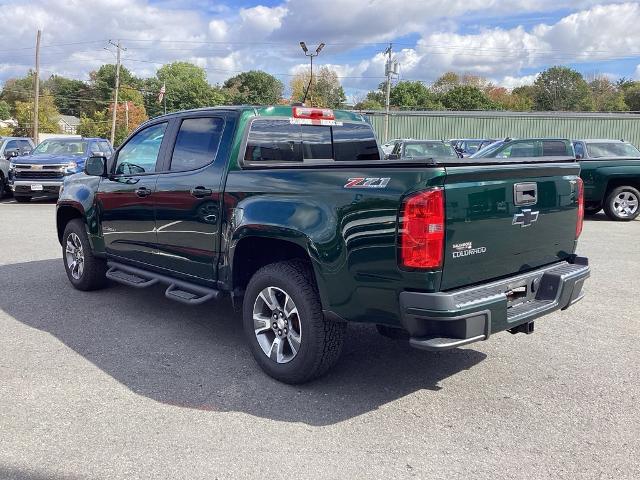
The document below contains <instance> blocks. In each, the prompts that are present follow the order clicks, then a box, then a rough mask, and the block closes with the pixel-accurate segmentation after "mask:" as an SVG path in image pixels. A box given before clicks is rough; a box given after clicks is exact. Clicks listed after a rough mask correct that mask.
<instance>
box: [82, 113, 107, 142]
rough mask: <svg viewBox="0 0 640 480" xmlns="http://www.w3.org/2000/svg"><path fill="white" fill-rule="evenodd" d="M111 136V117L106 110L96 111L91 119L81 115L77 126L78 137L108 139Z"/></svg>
mask: <svg viewBox="0 0 640 480" xmlns="http://www.w3.org/2000/svg"><path fill="white" fill-rule="evenodd" d="M110 134H111V117H110V116H109V114H108V113H107V110H104V111H97V112H95V113H94V114H93V116H92V117H88V116H87V115H85V114H82V116H81V117H80V125H78V135H82V136H83V137H101V138H109V135H110Z"/></svg>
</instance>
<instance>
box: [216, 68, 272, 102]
mask: <svg viewBox="0 0 640 480" xmlns="http://www.w3.org/2000/svg"><path fill="white" fill-rule="evenodd" d="M223 89H224V90H225V94H226V96H227V98H228V100H229V101H230V102H231V103H232V104H235V105H242V104H245V105H275V104H277V103H279V102H280V100H281V99H282V92H283V90H284V85H282V82H281V81H280V80H278V79H277V78H276V77H274V76H273V75H269V74H268V73H267V72H263V71H261V70H251V71H249V72H242V73H240V74H238V75H236V76H235V77H231V78H230V79H228V80H227V81H226V82H224V85H223Z"/></svg>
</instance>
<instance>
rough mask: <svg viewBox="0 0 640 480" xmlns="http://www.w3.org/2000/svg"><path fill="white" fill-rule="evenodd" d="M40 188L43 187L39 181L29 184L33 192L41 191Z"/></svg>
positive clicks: (42, 188)
mask: <svg viewBox="0 0 640 480" xmlns="http://www.w3.org/2000/svg"><path fill="white" fill-rule="evenodd" d="M42 190H44V187H43V186H42V185H41V184H40V183H32V184H31V191H33V192H41V191H42Z"/></svg>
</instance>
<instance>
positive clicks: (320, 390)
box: [0, 259, 485, 425]
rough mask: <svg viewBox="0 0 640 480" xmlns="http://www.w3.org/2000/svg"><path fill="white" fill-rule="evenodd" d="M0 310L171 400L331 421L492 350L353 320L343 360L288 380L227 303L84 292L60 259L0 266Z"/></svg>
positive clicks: (435, 379) (121, 291)
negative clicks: (275, 374) (455, 346)
mask: <svg viewBox="0 0 640 480" xmlns="http://www.w3.org/2000/svg"><path fill="white" fill-rule="evenodd" d="M0 292H2V295H1V296H0V309H2V310H4V311H5V312H6V313H7V314H8V315H10V316H12V317H13V318H15V319H16V320H18V321H20V322H22V323H24V324H26V325H29V326H31V327H34V328H37V329H39V330H42V331H45V332H48V333H50V334H52V335H53V336H55V337H56V338H57V339H58V340H60V341H61V342H63V343H64V344H65V345H67V346H69V347H70V348H72V349H73V350H75V351H76V352H78V353H79V354H80V355H82V356H83V357H84V358H86V359H87V360H89V361H90V362H92V363H93V364H94V365H96V366H97V367H98V368H100V369H101V370H102V371H104V372H106V373H107V374H109V375H110V376H112V377H113V378H114V379H116V380H117V381H119V382H121V383H122V384H124V385H126V386H127V387H128V388H129V389H131V390H132V391H134V392H136V393H138V394H140V395H144V396H146V397H149V398H151V399H153V400H156V401H158V402H162V403H165V404H171V405H177V406H182V407H185V408H196V409H203V410H215V411H237V412H244V413H248V414H251V415H256V416H259V417H265V418H270V419H275V420H280V421H289V422H304V423H307V424H310V425H328V424H333V423H336V422H340V421H343V420H346V419H348V418H351V417H354V416H357V415H361V414H363V413H366V412H368V411H371V410H375V409H376V408H378V407H380V406H381V405H384V404H386V403H388V402H390V401H393V400H395V399H397V398H400V397H403V396H405V395H408V394H411V393H412V392H415V391H417V390H421V389H429V390H434V391H437V390H439V388H440V387H439V386H438V383H439V382H440V381H441V380H442V379H445V378H447V377H450V376H452V375H455V374H456V373H458V372H460V371H462V370H465V369H469V368H471V367H473V366H474V365H476V364H477V363H479V362H481V361H482V360H483V359H484V358H485V355H484V354H483V353H480V352H477V351H475V350H472V349H466V350H453V351H450V352H446V353H441V354H433V353H428V352H422V351H418V350H414V349H412V348H410V347H409V346H408V344H407V342H406V341H392V340H389V339H386V338H384V337H381V336H379V335H378V334H377V333H376V332H375V329H374V328H372V327H371V326H361V325H353V326H350V329H349V335H348V339H347V342H346V345H345V350H344V352H343V355H342V358H341V360H340V362H339V364H338V365H337V366H336V367H335V368H334V369H333V370H332V371H331V372H330V373H329V374H328V375H327V376H325V377H323V378H321V379H319V380H316V381H315V382H312V383H309V384H306V385H302V386H288V385H284V384H281V383H279V382H276V381H274V380H272V379H271V378H269V377H267V376H266V375H265V374H264V373H262V371H261V370H259V368H258V367H257V365H256V364H255V362H254V360H253V358H252V357H251V354H250V353H249V351H248V349H247V348H246V347H245V343H244V339H243V333H242V329H241V325H240V321H239V317H238V315H237V314H235V313H234V312H233V311H232V309H231V307H230V305H229V304H228V303H226V302H221V303H219V304H216V303H209V304H206V305H201V306H199V307H187V306H183V305H180V304H178V303H175V302H172V301H171V300H167V299H165V297H164V295H163V291H162V290H161V289H155V288H151V289H146V290H135V289H130V288H127V287H122V286H116V285H114V286H111V287H110V288H108V289H106V290H103V291H99V292H86V293H85V292H79V291H77V290H74V289H73V288H72V287H71V285H70V284H69V282H68V281H67V278H66V275H65V273H64V269H63V267H62V262H61V260H58V259H55V260H44V261H37V262H29V263H21V264H14V265H7V266H0Z"/></svg>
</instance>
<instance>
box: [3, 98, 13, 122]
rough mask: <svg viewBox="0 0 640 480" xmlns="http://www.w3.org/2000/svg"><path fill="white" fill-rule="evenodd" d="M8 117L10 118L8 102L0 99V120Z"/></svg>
mask: <svg viewBox="0 0 640 480" xmlns="http://www.w3.org/2000/svg"><path fill="white" fill-rule="evenodd" d="M9 118H11V109H10V108H9V104H8V103H7V102H5V101H4V100H0V120H8V119H9Z"/></svg>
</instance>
